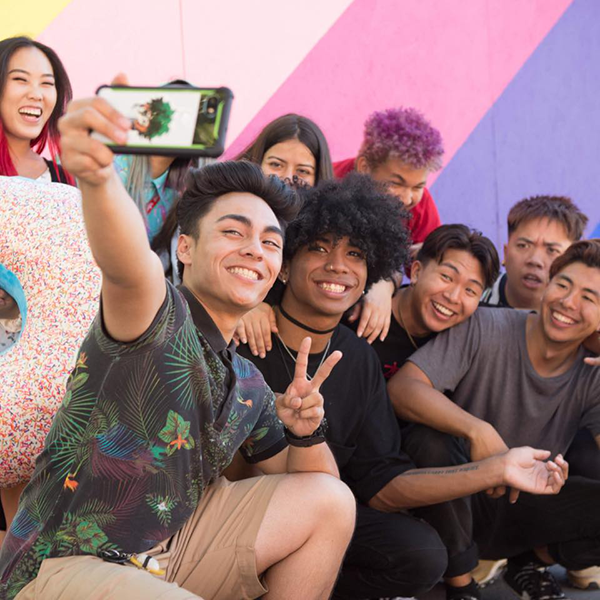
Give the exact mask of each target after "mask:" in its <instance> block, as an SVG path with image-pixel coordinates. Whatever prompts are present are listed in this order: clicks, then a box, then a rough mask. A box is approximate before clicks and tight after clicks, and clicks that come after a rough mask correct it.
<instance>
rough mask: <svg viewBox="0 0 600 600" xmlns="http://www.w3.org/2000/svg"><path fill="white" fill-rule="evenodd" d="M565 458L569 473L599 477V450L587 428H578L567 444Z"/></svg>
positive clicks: (591, 477)
mask: <svg viewBox="0 0 600 600" xmlns="http://www.w3.org/2000/svg"><path fill="white" fill-rule="evenodd" d="M565 458H566V459H567V462H568V463H569V473H570V474H571V475H581V476H582V477H588V478H589V479H600V452H599V451H598V444H596V440H595V439H594V436H593V435H592V434H591V433H590V432H589V431H588V430H587V429H580V430H579V431H578V432H577V435H576V436H575V439H574V440H573V443H572V444H571V445H570V446H569V450H568V452H567V453H566V454H565Z"/></svg>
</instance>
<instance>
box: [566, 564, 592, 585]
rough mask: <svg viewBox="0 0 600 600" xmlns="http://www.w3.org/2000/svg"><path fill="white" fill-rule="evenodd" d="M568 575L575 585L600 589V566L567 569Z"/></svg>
mask: <svg viewBox="0 0 600 600" xmlns="http://www.w3.org/2000/svg"><path fill="white" fill-rule="evenodd" d="M567 577H568V578H569V581H570V582H571V585H572V586H573V587H576V588H579V589H582V590H600V567H589V568H587V569H582V570H581V571H567Z"/></svg>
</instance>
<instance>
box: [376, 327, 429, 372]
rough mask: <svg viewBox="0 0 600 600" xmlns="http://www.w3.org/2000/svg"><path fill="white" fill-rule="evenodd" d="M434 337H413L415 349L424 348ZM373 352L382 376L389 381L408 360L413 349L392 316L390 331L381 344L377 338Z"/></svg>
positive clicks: (404, 331)
mask: <svg viewBox="0 0 600 600" xmlns="http://www.w3.org/2000/svg"><path fill="white" fill-rule="evenodd" d="M434 337H435V333H430V334H429V335H426V336H425V337H415V336H414V335H413V340H414V341H415V344H416V345H417V348H420V347H421V346H424V345H425V344H426V343H427V342H428V341H429V340H432V339H433V338H434ZM372 346H373V350H375V352H376V353H377V356H378V357H379V361H380V363H381V367H382V369H383V376H384V377H385V378H386V379H387V380H389V379H391V377H392V375H394V374H395V373H396V372H397V371H398V369H400V367H401V366H402V365H403V364H404V363H405V362H406V361H407V360H408V358H409V357H410V356H411V354H412V353H413V352H415V347H414V346H413V344H412V342H411V341H410V338H409V337H408V334H407V333H406V330H405V329H404V328H403V327H402V326H401V325H400V323H398V321H396V319H395V318H394V316H393V315H392V322H391V323H390V330H389V332H388V334H387V337H386V338H385V340H384V341H383V342H382V341H381V340H380V339H379V338H377V339H376V340H375V341H374V342H373V344H372Z"/></svg>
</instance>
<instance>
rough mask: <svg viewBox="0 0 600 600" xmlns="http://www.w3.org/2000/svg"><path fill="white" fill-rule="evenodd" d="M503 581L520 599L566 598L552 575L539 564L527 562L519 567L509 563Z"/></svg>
mask: <svg viewBox="0 0 600 600" xmlns="http://www.w3.org/2000/svg"><path fill="white" fill-rule="evenodd" d="M504 581H505V582H506V584H507V585H508V587H509V588H511V589H512V590H513V592H515V594H517V596H519V597H520V598H522V600H567V597H566V596H565V594H564V593H563V591H562V589H561V587H560V585H558V582H557V581H556V579H554V575H552V573H550V571H549V570H548V569H547V568H546V567H543V566H542V567H541V566H540V565H539V564H535V563H529V564H526V565H525V566H524V567H521V568H520V569H519V568H514V569H512V568H510V565H509V568H508V569H507V570H506V573H505V575H504Z"/></svg>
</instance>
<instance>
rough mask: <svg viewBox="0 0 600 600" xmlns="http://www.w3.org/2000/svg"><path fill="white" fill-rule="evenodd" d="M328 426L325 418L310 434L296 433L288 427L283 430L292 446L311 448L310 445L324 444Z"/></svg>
mask: <svg viewBox="0 0 600 600" xmlns="http://www.w3.org/2000/svg"><path fill="white" fill-rule="evenodd" d="M326 428H327V423H326V422H325V419H323V421H321V424H320V425H319V426H318V427H317V428H316V429H315V430H314V431H313V432H312V433H311V434H310V435H305V436H299V435H296V434H295V433H294V432H293V431H291V430H289V429H288V428H287V427H284V428H283V430H284V432H285V438H286V440H287V442H288V444H289V445H290V446H296V447H297V448H309V447H310V446H316V445H317V444H322V443H323V442H324V441H325V430H326Z"/></svg>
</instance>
